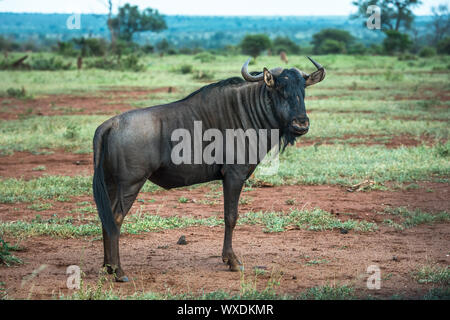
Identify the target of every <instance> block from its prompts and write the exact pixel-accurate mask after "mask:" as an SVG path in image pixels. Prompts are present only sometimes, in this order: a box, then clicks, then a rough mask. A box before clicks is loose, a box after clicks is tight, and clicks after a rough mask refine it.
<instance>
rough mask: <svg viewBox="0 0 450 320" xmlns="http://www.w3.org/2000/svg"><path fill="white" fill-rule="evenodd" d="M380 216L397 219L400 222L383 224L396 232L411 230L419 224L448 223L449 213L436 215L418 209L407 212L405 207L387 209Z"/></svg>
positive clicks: (449, 219) (390, 221) (389, 220)
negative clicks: (384, 215)
mask: <svg viewBox="0 0 450 320" xmlns="http://www.w3.org/2000/svg"><path fill="white" fill-rule="evenodd" d="M381 214H389V215H392V216H394V217H399V218H400V220H401V221H400V222H398V223H397V222H395V221H393V220H391V219H385V220H384V223H385V224H387V225H389V226H391V227H393V228H395V229H398V230H403V229H408V228H412V227H415V226H418V225H421V224H433V223H439V222H448V221H450V213H449V212H447V211H443V212H438V213H429V212H424V211H422V210H420V209H414V210H409V209H408V208H405V207H397V208H392V207H387V208H385V210H384V212H381Z"/></svg>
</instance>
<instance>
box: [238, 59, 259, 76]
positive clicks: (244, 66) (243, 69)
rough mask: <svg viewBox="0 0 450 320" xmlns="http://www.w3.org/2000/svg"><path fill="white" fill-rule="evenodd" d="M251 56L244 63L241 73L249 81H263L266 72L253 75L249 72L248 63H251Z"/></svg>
mask: <svg viewBox="0 0 450 320" xmlns="http://www.w3.org/2000/svg"><path fill="white" fill-rule="evenodd" d="M250 60H251V58H249V59H248V60H247V62H245V63H244V65H243V66H242V70H241V74H242V77H243V78H244V79H245V80H247V81H248V82H257V81H261V80H263V79H264V73H261V74H259V75H257V76H252V75H251V74H250V73H249V72H248V64H249V63H250Z"/></svg>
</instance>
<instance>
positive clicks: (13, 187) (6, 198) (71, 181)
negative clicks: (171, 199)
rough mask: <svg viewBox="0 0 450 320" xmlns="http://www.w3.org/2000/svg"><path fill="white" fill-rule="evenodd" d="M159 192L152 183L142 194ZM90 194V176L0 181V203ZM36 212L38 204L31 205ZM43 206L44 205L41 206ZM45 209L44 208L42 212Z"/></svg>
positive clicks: (63, 199)
mask: <svg viewBox="0 0 450 320" xmlns="http://www.w3.org/2000/svg"><path fill="white" fill-rule="evenodd" d="M156 190H160V188H159V187H158V186H156V185H155V184H152V183H150V182H149V183H146V184H145V186H144V187H143V189H142V192H154V191H156ZM91 194H92V177H90V176H74V177H67V176H47V175H44V176H42V177H39V178H37V179H30V180H24V179H15V178H10V179H0V203H19V202H34V201H37V200H53V201H62V202H65V201H69V200H71V197H75V196H81V195H91ZM31 206H33V207H32V208H31V209H34V210H36V208H37V207H38V206H39V204H33V205H31ZM41 206H45V205H43V204H42V205H41ZM45 209H46V208H45V207H44V208H43V210H45Z"/></svg>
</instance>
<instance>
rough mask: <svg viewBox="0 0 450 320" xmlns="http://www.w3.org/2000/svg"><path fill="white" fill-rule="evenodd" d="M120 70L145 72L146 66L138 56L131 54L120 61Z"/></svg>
mask: <svg viewBox="0 0 450 320" xmlns="http://www.w3.org/2000/svg"><path fill="white" fill-rule="evenodd" d="M120 69H122V70H131V71H134V72H138V71H144V70H145V66H144V65H143V64H141V63H140V62H139V58H138V57H137V56H136V55H134V54H130V55H128V56H126V57H125V58H123V59H122V60H121V61H120Z"/></svg>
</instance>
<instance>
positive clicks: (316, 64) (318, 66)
mask: <svg viewBox="0 0 450 320" xmlns="http://www.w3.org/2000/svg"><path fill="white" fill-rule="evenodd" d="M307 58H308V59H309V61H311V62H312V63H313V65H315V66H316V68H317V69H318V70H319V69H323V67H322V65H321V64H320V63H318V62H316V61H314V60H313V59H312V58H311V57H307Z"/></svg>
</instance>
